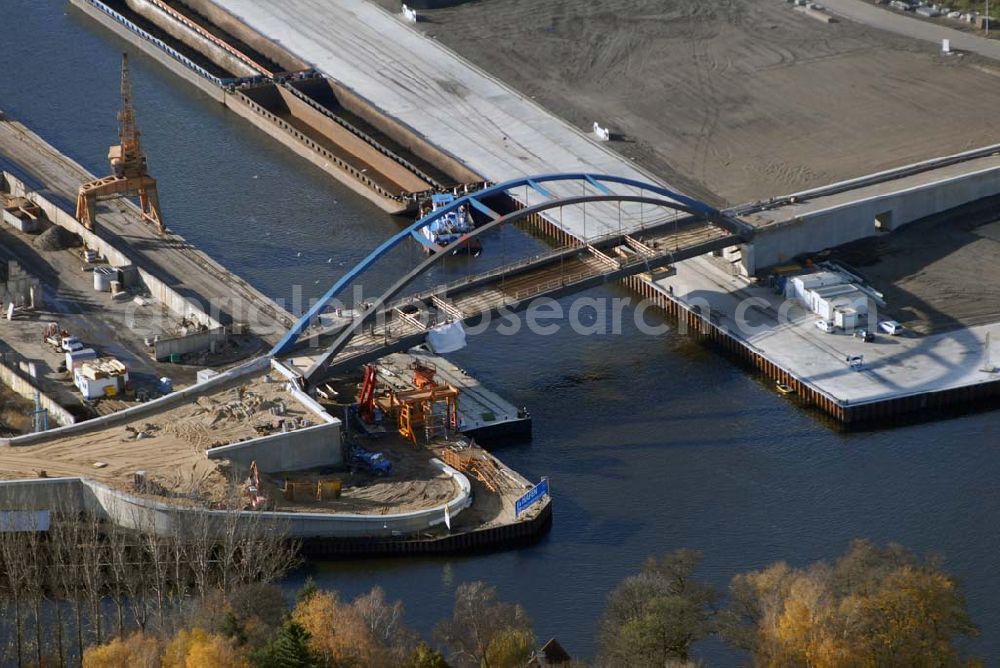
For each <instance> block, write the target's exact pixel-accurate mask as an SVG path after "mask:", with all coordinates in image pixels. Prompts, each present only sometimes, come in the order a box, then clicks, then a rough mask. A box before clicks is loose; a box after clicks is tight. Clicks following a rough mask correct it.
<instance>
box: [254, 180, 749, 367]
mask: <svg viewBox="0 0 1000 668" xmlns="http://www.w3.org/2000/svg"><path fill="white" fill-rule="evenodd" d="M556 181H570V182H583V183H584V184H589V185H590V186H592V187H593V188H595V189H596V190H598V191H600V192H602V193H605V194H610V193H611V190H610V189H609V188H608V187H607V186H606V185H604V184H606V183H615V184H619V185H625V186H630V187H633V188H640V189H642V190H648V191H649V192H651V193H656V194H658V195H661V196H664V197H668V198H670V199H671V200H673V201H675V202H677V203H678V204H682V205H684V206H685V207H687V208H688V209H690V210H692V211H694V212H696V213H698V214H700V215H702V216H704V217H705V218H708V219H710V220H713V221H714V222H717V223H718V224H719V225H722V226H723V227H726V228H727V229H729V230H730V231H732V232H735V233H738V234H743V233H745V232H746V231H747V229H746V227H747V226H746V224H745V223H742V222H740V221H737V220H735V219H732V218H730V217H728V216H726V215H725V214H723V213H722V212H720V211H719V210H718V209H715V208H714V207H711V206H709V205H708V204H705V203H704V202H700V201H698V200H696V199H693V198H691V197H688V196H687V195H682V194H681V193H679V192H676V191H674V190H671V189H670V188H665V187H663V186H659V185H656V184H655V183H647V182H644V181H639V180H636V179H630V178H627V177H623V176H609V175H606V174H587V173H583V172H579V173H576V172H573V173H565V174H541V175H538V176H530V177H523V178H519V179H513V180H510V181H505V182H503V183H498V184H496V185H493V186H489V187H488V188H483V189H482V190H477V191H476V192H473V193H469V194H467V195H463V196H462V197H458V198H456V199H455V201H454V202H452V203H451V204H449V205H447V206H445V207H442V208H440V209H437V210H436V211H432V212H431V213H429V214H427V215H426V216H424V217H423V218H420V219H419V220H417V221H416V222H414V223H413V224H412V225H409V226H408V227H406V228H404V229H402V230H400V231H399V232H397V233H396V234H394V235H392V236H391V237H389V238H388V239H386V240H385V241H383V242H382V243H381V244H380V245H379V246H378V247H377V248H376V249H375V250H373V251H372V252H371V253H369V254H368V256H367V257H365V258H364V259H363V260H361V262H359V263H358V264H356V265H355V266H354V267H353V268H352V269H351V270H350V271H348V272H347V273H346V274H344V275H343V276H341V277H340V278H339V279H338V280H337V282H336V283H334V284H333V285H332V286H331V287H330V289H329V290H327V291H326V293H324V294H323V296H322V297H320V299H319V301H317V302H316V303H315V304H314V305H313V306H312V307H311V308H310V309H309V310H308V311H306V313H305V314H303V316H302V317H301V318H299V320H298V321H297V322H296V323H295V324H294V325H293V326H292V327H291V329H289V330H288V333H287V334H285V336H284V337H282V339H281V340H280V341H278V343H277V344H276V345H275V346H274V348H272V349H271V353H270V354H271V355H272V356H277V355H282V354H285V353H287V352H288V351H290V350H291V349H292V347H293V346H294V345H295V343H296V342H297V341H298V339H299V337H300V336H301V335H302V332H304V331H305V330H306V328H307V327H308V326H309V323H310V322H312V320H313V319H314V318H316V317H317V316H319V314H320V313H322V312H323V310H324V309H325V308H326V307H327V306H328V305H329V304H330V302H332V301H333V300H334V299H336V298H337V296H338V295H339V294H340V293H341V292H343V291H344V289H345V288H347V286H349V285H351V284H352V283H353V282H354V281H355V280H356V279H357V278H358V277H359V276H361V275H362V274H364V273H365V272H366V271H368V269H370V268H371V267H372V266H373V265H374V264H375V263H376V262H378V261H379V260H380V259H381V258H382V257H384V256H385V255H386V254H387V253H389V252H390V251H391V250H392V249H394V248H396V247H397V246H399V245H400V244H401V243H403V242H404V241H406V240H407V239H408V238H409V237H411V236H412V235H413V234H414V233H416V232H419V231H420V229H421V228H424V227H426V226H427V225H430V224H431V223H433V222H434V221H436V220H438V219H440V218H442V217H443V216H446V215H448V214H449V213H451V212H453V211H457V210H458V209H459V208H460V207H463V206H465V205H467V204H468V205H470V206H472V207H473V208H475V209H476V210H478V211H490V209H489V207H487V206H486V205H485V204H483V202H482V200H483V199H485V198H488V197H492V196H494V195H500V194H503V193H506V192H507V191H508V190H512V189H514V188H518V187H521V186H527V187H529V188H531V189H532V190H534V191H536V192H538V193H540V194H542V195H543V196H544V197H547V198H550V199H553V198H552V194H551V193H550V192H549V191H548V190H547V189H545V188H544V187H542V186H541V185H540V184H542V183H551V182H556ZM567 199H569V198H567Z"/></svg>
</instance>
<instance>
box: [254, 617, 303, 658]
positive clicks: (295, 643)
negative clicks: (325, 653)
mask: <svg viewBox="0 0 1000 668" xmlns="http://www.w3.org/2000/svg"><path fill="white" fill-rule="evenodd" d="M251 658H252V661H253V664H254V665H255V666H257V668H317V667H318V666H319V661H318V660H317V659H316V657H315V656H314V655H313V653H312V651H311V650H310V649H309V633H308V632H307V631H306V630H305V629H304V628H302V625H301V624H298V623H297V622H294V621H292V620H290V619H289V620H287V621H286V622H285V623H284V624H282V625H281V629H280V630H279V631H278V633H277V634H276V635H275V636H274V638H273V639H272V640H271V641H270V642H269V643H267V645H265V646H264V647H263V648H262V649H260V650H258V651H257V652H255V653H254V654H253V656H252V657H251Z"/></svg>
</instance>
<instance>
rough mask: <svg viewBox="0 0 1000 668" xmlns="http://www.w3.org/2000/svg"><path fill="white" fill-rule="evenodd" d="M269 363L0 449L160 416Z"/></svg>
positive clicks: (264, 361) (3, 441) (263, 359)
mask: <svg viewBox="0 0 1000 668" xmlns="http://www.w3.org/2000/svg"><path fill="white" fill-rule="evenodd" d="M270 364H271V360H270V359H269V358H267V357H261V358H258V359H255V360H253V361H251V362H247V363H246V364H243V365H241V366H238V367H235V368H233V369H230V370H229V371H226V372H225V373H220V374H219V375H218V376H215V377H213V378H211V379H209V380H207V381H205V382H204V383H197V384H195V385H192V386H190V387H186V388H184V389H183V390H178V391H176V392H171V393H170V394H167V395H165V396H162V397H159V398H157V399H153V400H152V401H147V402H146V403H144V404H139V405H138V406H132V407H131V408H126V409H125V410H123V411H118V412H116V413H110V414H108V415H102V416H100V417H96V418H93V419H91V420H86V421H84V422H77V423H76V424H72V425H67V426H65V427H59V428H57V429H50V430H48V431H45V432H40V433H37V434H25V435H23V436H16V437H14V438H10V439H0V446H3V445H12V446H22V445H23V446H26V445H34V444H35V443H39V442H42V441H49V440H52V439H55V438H59V437H60V436H70V435H76V434H82V433H84V432H87V431H93V430H98V429H104V428H106V427H112V426H115V425H119V424H125V423H126V422H131V421H132V420H136V419H138V418H141V417H144V416H146V415H153V414H156V413H159V412H160V411H163V410H168V409H170V408H172V407H174V406H178V405H180V404H184V403H188V402H190V401H192V400H193V399H194V398H195V397H198V396H200V395H202V394H207V393H208V392H212V391H215V390H217V389H219V388H221V387H223V386H225V385H229V384H230V383H235V382H238V381H239V380H240V379H241V378H242V377H243V376H245V375H249V374H253V373H259V372H262V371H264V370H266V369H267V368H268V367H269V366H270Z"/></svg>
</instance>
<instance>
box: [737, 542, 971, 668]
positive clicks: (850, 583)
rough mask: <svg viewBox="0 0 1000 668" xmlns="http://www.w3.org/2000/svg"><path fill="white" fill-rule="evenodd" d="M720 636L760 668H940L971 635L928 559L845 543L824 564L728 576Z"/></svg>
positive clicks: (956, 660) (957, 592)
mask: <svg viewBox="0 0 1000 668" xmlns="http://www.w3.org/2000/svg"><path fill="white" fill-rule="evenodd" d="M720 629H721V631H722V634H723V636H724V637H725V638H726V639H727V640H728V641H729V642H730V643H731V644H733V645H735V646H736V647H740V648H742V649H746V650H748V651H749V652H751V653H752V655H753V657H754V662H755V663H756V664H758V665H764V666H784V665H807V666H816V667H825V666H831V667H832V666H843V665H879V666H883V665H884V666H910V665H937V666H949V665H958V664H960V663H961V655H960V653H959V651H958V649H957V648H956V647H955V641H956V640H957V639H958V638H961V637H971V636H974V635H976V634H977V629H976V627H975V626H974V625H973V624H972V621H971V620H970V618H969V615H968V613H967V612H966V609H965V599H964V597H963V595H962V593H961V589H960V587H959V585H958V583H957V582H956V581H955V580H954V578H952V577H951V576H949V575H948V574H946V573H945V572H944V571H943V570H942V569H941V564H940V563H939V562H938V561H937V560H933V559H930V560H925V559H919V558H918V557H916V556H915V555H914V554H913V553H912V552H910V551H908V550H906V549H905V548H902V547H900V546H898V545H890V546H888V547H886V548H879V547H877V546H875V545H874V544H872V543H870V542H868V541H854V542H853V543H852V544H851V546H850V548H849V549H848V551H847V553H846V554H845V555H843V556H842V557H840V558H839V559H838V560H837V561H836V562H834V563H833V564H832V565H830V564H826V563H822V562H820V563H817V564H813V565H812V566H809V567H808V568H805V569H793V568H790V567H789V566H787V565H786V564H783V563H779V564H774V565H772V566H769V567H767V568H765V569H763V570H760V571H754V572H751V573H744V574H740V575H737V576H736V577H734V578H733V581H732V583H731V585H730V601H729V604H728V606H727V607H726V609H725V610H724V611H723V613H722V614H721V615H720Z"/></svg>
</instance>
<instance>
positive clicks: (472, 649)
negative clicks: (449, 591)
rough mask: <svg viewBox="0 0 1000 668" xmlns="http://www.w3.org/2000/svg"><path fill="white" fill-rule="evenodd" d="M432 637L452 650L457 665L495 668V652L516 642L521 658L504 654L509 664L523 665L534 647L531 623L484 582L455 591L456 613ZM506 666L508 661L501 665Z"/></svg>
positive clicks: (462, 586) (507, 653)
mask: <svg viewBox="0 0 1000 668" xmlns="http://www.w3.org/2000/svg"><path fill="white" fill-rule="evenodd" d="M435 635H436V636H437V637H438V638H439V640H440V641H441V643H442V644H444V645H447V646H448V648H449V649H450V650H451V659H452V660H453V661H455V662H456V663H458V664H459V665H469V666H482V668H498V664H499V663H500V662H497V661H495V660H494V659H493V657H494V656H495V655H496V653H497V651H498V650H500V649H503V650H506V649H507V648H506V645H508V644H509V643H511V641H515V642H514V644H516V645H517V646H518V647H519V648H520V652H515V653H516V654H521V655H523V656H512V653H511V652H507V651H504V654H505V656H506V657H509V658H510V659H511V660H510V661H509V663H519V664H520V665H524V664H525V663H526V662H527V660H528V657H529V655H530V653H531V649H532V648H533V646H534V635H533V634H532V631H531V620H530V619H528V615H527V614H526V613H525V612H524V609H523V608H522V607H521V606H520V605H516V604H512V603H504V602H501V601H499V600H498V599H497V592H496V588H495V587H490V586H489V585H487V584H486V583H485V582H466V583H464V584H461V585H459V586H458V589H456V590H455V610H454V614H453V615H452V618H451V619H446V620H444V621H443V622H441V623H440V624H439V625H438V628H437V630H436V632H435ZM503 663H504V664H507V663H508V661H504V662H503Z"/></svg>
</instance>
